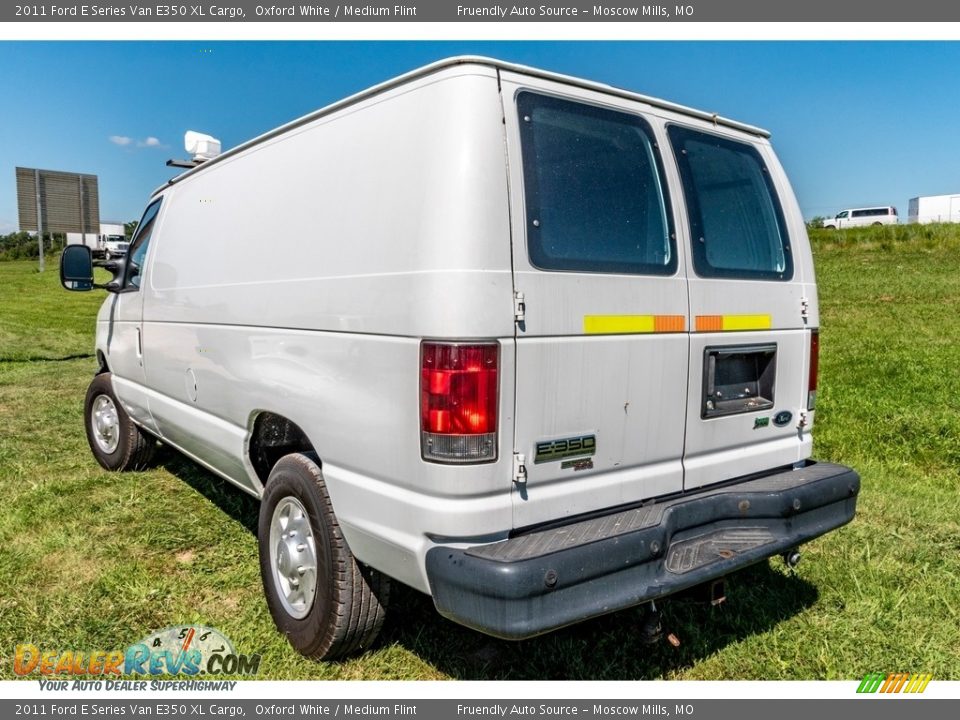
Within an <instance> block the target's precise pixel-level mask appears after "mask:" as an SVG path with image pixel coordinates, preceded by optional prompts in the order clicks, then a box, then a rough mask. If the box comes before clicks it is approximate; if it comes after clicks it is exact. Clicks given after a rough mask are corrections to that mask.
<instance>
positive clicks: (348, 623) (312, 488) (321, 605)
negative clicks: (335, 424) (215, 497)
mask: <svg viewBox="0 0 960 720" xmlns="http://www.w3.org/2000/svg"><path fill="white" fill-rule="evenodd" d="M289 498H293V499H295V500H296V501H297V502H299V503H300V505H301V506H302V508H303V509H304V510H305V511H306V515H307V516H308V518H309V526H310V530H311V532H312V538H313V544H314V547H315V554H316V575H315V588H316V590H315V592H314V594H313V598H312V602H311V603H310V604H309V605H308V604H307V603H306V602H302V603H299V604H302V605H303V606H304V607H293V606H292V605H291V607H292V609H293V610H294V611H295V612H291V611H290V610H288V609H287V607H285V602H286V600H283V599H281V595H280V594H281V593H282V592H283V589H282V588H280V587H279V583H280V582H281V580H280V579H279V577H278V576H279V575H280V574H281V570H279V569H276V570H275V568H274V564H275V563H274V562H272V561H271V524H272V523H273V519H274V518H273V516H274V511H275V510H276V509H277V507H278V506H279V505H280V504H281V503H282V502H285V501H287V500H288V499H289ZM288 506H289V505H288ZM286 527H290V525H287V526H286ZM257 534H258V537H259V545H260V576H261V578H262V580H263V588H264V592H265V594H266V597H267V606H268V607H269V608H270V614H271V615H272V616H273V620H274V622H275V623H276V625H277V628H278V629H279V630H280V631H281V632H282V633H283V634H284V635H286V636H287V639H288V640H289V641H290V644H291V645H293V647H294V648H296V650H297V651H298V652H300V653H301V654H303V655H306V656H307V657H310V658H314V659H317V660H333V659H336V658H340V657H343V656H345V655H349V654H350V653H353V652H356V651H357V650H359V649H361V648H363V649H366V648H369V647H370V646H371V645H372V644H373V642H374V640H375V639H376V637H377V635H378V634H379V633H380V629H381V628H382V627H383V621H384V618H385V616H386V607H387V603H388V600H389V596H390V580H389V578H388V577H387V576H385V575H383V574H381V573H379V572H377V571H376V570H374V569H373V568H370V567H366V566H363V565H361V564H360V563H358V562H357V561H356V559H355V558H354V557H353V553H351V552H350V548H349V547H348V546H347V543H346V541H345V540H344V539H343V534H342V532H341V531H340V525H339V523H338V522H337V518H336V516H335V515H334V512H333V505H332V504H331V502H330V496H329V494H328V493H327V487H326V484H325V483H324V481H323V474H322V472H321V470H320V465H319V462H318V459H317V457H316V456H315V455H313V454H305V453H292V454H290V455H286V456H284V457H282V458H281V459H280V460H279V461H277V464H276V465H274V467H273V470H272V471H271V472H270V477H269V479H268V480H267V486H266V489H265V491H264V494H263V499H262V502H261V504H260V521H259V526H258V533H257ZM274 550H275V554H274V557H276V558H279V557H280V556H281V554H282V553H283V551H282V550H281V549H279V547H278V548H275V549H274ZM290 554H292V553H290ZM301 567H302V566H301ZM302 574H303V573H302V572H301V575H302ZM283 582H286V580H284V581H283ZM301 599H302V598H301ZM297 613H305V614H304V615H303V616H302V617H297V616H296V614H297Z"/></svg>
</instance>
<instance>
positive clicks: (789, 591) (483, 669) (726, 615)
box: [380, 561, 818, 680]
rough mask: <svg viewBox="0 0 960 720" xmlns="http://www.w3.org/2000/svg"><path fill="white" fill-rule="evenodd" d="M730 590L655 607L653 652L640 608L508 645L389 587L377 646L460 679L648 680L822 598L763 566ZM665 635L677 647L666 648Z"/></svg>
mask: <svg viewBox="0 0 960 720" xmlns="http://www.w3.org/2000/svg"><path fill="white" fill-rule="evenodd" d="M771 562H777V561H771ZM726 592H727V598H728V599H727V600H726V602H724V603H722V604H720V605H719V606H716V607H713V606H711V605H710V603H709V602H705V601H703V600H702V599H701V598H700V596H699V595H697V594H696V593H693V592H688V593H683V594H680V595H677V596H675V597H672V598H667V599H666V600H664V601H662V602H659V603H657V606H658V608H659V609H660V611H661V619H662V625H663V635H664V637H663V639H661V640H660V641H658V642H657V643H655V644H653V645H646V644H644V643H643V642H642V641H641V640H640V628H641V625H642V623H643V620H644V610H643V609H642V608H631V609H628V610H623V611H621V612H617V613H613V614H611V615H606V616H603V617H600V618H597V619H594V620H589V621H586V622H582V623H579V624H577V625H573V626H570V627H567V628H563V629H561V630H558V631H556V632H553V633H549V634H547V635H543V636H541V637H537V638H532V639H530V640H523V641H519V642H510V641H505V640H498V639H496V638H492V637H488V636H486V635H482V634H480V633H477V632H474V631H472V630H469V629H467V628H465V627H461V626H460V625H457V624H456V623H453V622H450V621H449V620H446V619H445V618H442V617H441V616H440V615H438V614H437V612H436V610H435V609H434V607H433V602H432V600H431V599H430V598H429V597H428V596H426V595H423V594H422V593H419V592H417V591H415V590H412V589H411V588H408V587H406V586H402V585H398V584H394V586H393V590H392V595H391V598H390V612H389V613H388V615H387V622H386V626H385V627H384V631H383V633H382V635H381V639H380V643H382V644H389V643H397V644H399V645H402V646H404V647H406V648H407V649H409V650H410V651H411V652H413V653H414V654H415V655H417V656H419V657H421V658H422V659H423V660H424V661H426V662H428V663H430V664H431V665H433V666H434V667H435V668H436V669H437V670H438V671H440V672H442V673H445V674H446V675H449V676H450V677H452V678H455V679H458V680H568V679H569V680H653V679H660V678H669V677H670V676H671V675H672V674H673V673H674V672H676V671H681V670H684V669H686V668H689V667H691V666H693V665H694V664H695V663H696V662H697V661H698V660H701V659H703V658H706V657H709V656H710V655H713V654H714V653H716V652H717V651H718V650H721V649H722V648H724V647H726V646H727V645H729V644H731V643H735V642H738V641H740V640H743V639H744V638H747V637H750V636H753V635H758V634H762V633H765V632H767V631H768V630H770V629H771V628H773V627H774V626H776V625H777V624H778V623H780V622H783V621H784V620H786V619H788V618H790V617H793V616H794V615H797V614H799V613H800V612H802V611H803V610H804V609H806V608H808V607H810V606H811V605H813V604H814V603H815V602H816V600H817V597H818V594H817V589H816V587H815V586H814V585H812V584H811V583H809V582H807V581H806V580H804V579H802V578H801V577H799V576H797V575H793V574H785V573H782V572H779V571H778V570H774V569H773V568H772V567H771V565H770V564H768V563H760V564H758V565H755V566H753V567H750V568H747V569H745V570H743V571H741V572H738V573H734V574H733V575H731V576H729V577H728V578H727V582H726ZM669 633H673V634H674V635H675V636H676V637H677V638H678V639H679V641H680V646H679V647H676V648H675V647H673V646H672V645H671V644H670V643H668V642H667V640H666V637H667V635H668V634H669Z"/></svg>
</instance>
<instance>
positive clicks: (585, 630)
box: [157, 447, 817, 680]
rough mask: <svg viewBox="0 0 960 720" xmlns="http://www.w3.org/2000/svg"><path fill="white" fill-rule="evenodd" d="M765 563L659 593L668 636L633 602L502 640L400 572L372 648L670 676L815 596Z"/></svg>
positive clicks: (238, 498) (518, 674)
mask: <svg viewBox="0 0 960 720" xmlns="http://www.w3.org/2000/svg"><path fill="white" fill-rule="evenodd" d="M157 464H158V465H160V466H161V467H163V468H165V469H166V470H167V471H169V472H170V473H171V474H173V475H175V476H176V477H177V478H179V479H180V480H182V481H183V482H185V483H186V484H187V485H189V486H190V487H192V488H193V489H194V490H196V491H197V492H199V493H201V494H202V495H203V496H204V497H206V498H207V499H208V500H209V501H210V502H212V503H213V504H214V505H216V506H217V507H218V508H220V509H221V510H222V511H223V512H224V513H225V514H226V515H228V516H229V517H231V518H232V519H233V520H235V521H236V522H238V523H240V525H242V526H243V527H244V528H246V529H247V531H249V532H250V533H251V534H252V535H254V536H255V535H256V533H257V517H258V511H259V504H258V502H257V501H256V500H255V499H254V498H252V497H250V496H249V495H247V494H246V493H244V492H241V491H240V490H239V489H238V488H235V487H234V486H232V485H231V484H230V483H228V482H226V481H224V480H221V479H220V478H218V477H216V476H215V475H213V474H212V473H210V472H208V471H207V470H205V469H203V468H202V467H200V466H199V465H197V464H196V463H194V462H193V461H191V460H189V459H188V458H186V457H184V456H182V455H181V454H180V453H178V452H175V451H172V450H170V449H169V448H165V447H164V448H160V450H159V452H158V457H157ZM774 562H778V561H771V562H770V563H760V564H757V565H754V566H753V567H750V568H747V569H745V570H743V571H741V572H738V573H734V574H733V575H731V576H729V577H728V578H727V582H726V593H727V600H726V602H724V603H723V604H721V605H719V606H717V607H713V606H711V605H710V604H709V603H707V602H703V601H702V600H701V599H699V598H698V597H697V596H696V595H695V593H693V592H688V593H684V594H680V595H678V596H675V597H673V598H668V599H666V600H664V601H662V602H660V603H658V607H659V608H660V611H661V615H662V624H663V630H664V638H666V636H667V634H669V633H673V634H674V635H675V636H676V637H677V638H678V639H679V640H680V646H679V647H676V648H675V647H673V646H672V645H670V644H669V643H668V642H667V641H666V639H663V640H661V641H659V642H658V643H656V644H654V645H645V644H644V643H643V642H642V641H641V640H640V627H641V625H642V623H643V619H644V611H643V609H641V608H632V609H628V610H623V611H621V612H617V613H613V614H611V615H606V616H604V617H600V618H597V619H594V620H589V621H587V622H582V623H579V624H577V625H573V626H571V627H568V628H564V629H562V630H558V631H556V632H553V633H549V634H547V635H543V636H541V637H538V638H533V639H530V640H523V641H520V642H510V641H506V640H497V639H496V638H492V637H488V636H486V635H483V634H481V633H478V632H475V631H473V630H470V629H468V628H465V627H462V626H460V625H457V624H456V623H453V622H451V621H449V620H447V619H445V618H443V617H441V616H440V615H439V614H438V613H437V611H436V610H435V609H434V606H433V601H432V600H431V599H430V597H428V596H427V595H424V594H423V593H420V592H418V591H416V590H413V589H412V588H410V587H407V586H405V585H401V584H400V583H396V582H394V583H393V584H392V589H391V597H390V606H389V612H388V614H387V621H386V624H385V626H384V628H383V632H382V633H381V635H380V639H379V640H378V641H377V643H376V645H375V646H374V647H373V648H372V650H373V652H376V651H377V649H378V648H383V647H387V646H390V645H397V646H400V647H403V648H405V649H407V650H408V651H409V652H411V653H413V654H414V655H416V656H418V657H420V658H421V659H422V660H423V661H425V662H427V663H429V664H430V665H432V666H433V667H434V668H436V669H437V670H438V671H439V672H441V673H443V674H445V675H448V676H450V677H452V678H455V679H459V680H567V679H570V680H650V679H657V678H666V677H670V676H671V675H672V674H673V673H675V672H677V671H682V670H684V669H686V668H689V667H692V666H693V665H694V664H695V663H696V662H697V661H698V660H701V659H703V658H706V657H709V656H710V655H712V654H714V653H716V652H717V651H718V650H721V649H722V648H724V647H726V646H727V645H730V644H731V643H735V642H738V641H740V640H743V639H745V638H748V637H750V636H753V635H759V634H763V633H765V632H767V631H768V630H770V629H771V628H773V627H775V626H776V625H777V624H778V623H781V622H783V621H784V620H787V619H789V618H791V617H793V616H795V615H797V614H799V613H800V612H802V611H803V610H805V609H806V608H808V607H810V606H811V605H813V604H814V603H815V602H816V601H817V589H816V587H815V586H814V585H812V584H811V583H809V582H807V581H806V580H804V579H803V578H802V577H800V576H798V575H795V574H790V573H784V572H781V571H779V569H777V570H775V569H774V568H773V567H772V566H771V563H774Z"/></svg>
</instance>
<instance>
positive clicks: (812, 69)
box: [0, 41, 960, 233]
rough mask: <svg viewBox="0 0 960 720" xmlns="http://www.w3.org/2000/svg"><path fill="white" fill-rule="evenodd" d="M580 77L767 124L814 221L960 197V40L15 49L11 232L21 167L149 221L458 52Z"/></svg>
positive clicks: (9, 62)
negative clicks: (332, 107) (158, 202)
mask: <svg viewBox="0 0 960 720" xmlns="http://www.w3.org/2000/svg"><path fill="white" fill-rule="evenodd" d="M464 53H475V54H483V55H490V56H494V57H499V58H502V59H505V60H509V61H514V62H520V63H524V64H529V65H534V66H537V67H542V68H546V69H548V70H553V71H557V72H562V73H568V74H572V75H578V76H581V77H586V78H590V79H592V80H597V81H600V82H605V83H609V84H612V85H617V86H620V87H624V88H628V89H630V90H634V91H637V92H641V93H644V94H647V95H653V96H657V97H661V98H664V99H667V100H672V101H675V102H679V103H683V104H687V105H691V106H693V107H696V108H699V109H702V110H709V111H712V112H718V113H719V114H721V115H726V116H728V117H732V118H735V119H737V120H742V121H744V122H749V123H752V124H755V125H760V126H762V127H766V128H767V129H769V130H771V131H772V132H773V142H774V146H775V147H776V149H777V151H778V153H779V155H780V159H781V161H782V162H783V164H784V165H785V166H786V168H787V171H788V173H789V175H790V178H791V181H792V183H793V186H794V190H795V191H796V193H797V196H798V198H799V200H800V205H801V208H802V209H803V212H804V215H805V217H807V218H809V217H812V216H814V215H832V214H834V213H836V212H837V211H838V210H839V209H842V208H844V207H852V206H858V205H874V204H876V205H895V206H896V207H897V208H898V210H899V211H900V215H901V219H905V218H906V213H907V199H908V198H910V197H914V196H917V195H936V194H944V193H958V192H960V132H958V126H960V87H958V85H957V74H956V69H957V68H958V67H960V42H873V41H869V42H830V43H820V42H810V41H800V42H739V41H737V42H732V41H710V42H707V41H703V42H700V41H698V42H676V41H670V42H648V41H642V42H612V41H609V42H608V41H601V42H596V41H593V42H476V41H463V42H461V41H453V42H407V41H404V42H330V41H321V42H209V43H197V42H171V41H161V42H118V43H101V42H9V41H6V42H0V97H2V98H3V99H4V101H3V109H2V111H0V233H5V232H10V231H12V230H15V229H17V214H16V198H15V181H14V167H15V166H17V165H20V166H26V167H40V168H46V169H54V170H68V171H75V172H88V173H94V174H96V175H98V176H99V178H100V198H101V199H100V215H101V219H104V220H107V219H117V220H131V219H136V218H137V217H138V216H139V214H140V212H141V211H142V209H143V206H144V203H145V201H146V199H147V196H148V194H149V193H150V192H151V191H152V190H153V189H154V188H155V187H156V186H158V185H160V184H162V183H163V182H165V181H166V180H167V179H168V178H169V177H170V176H171V174H172V173H171V169H170V168H167V167H165V165H164V162H165V161H166V160H167V159H168V158H171V157H176V158H180V157H184V156H185V153H184V151H183V146H182V141H183V133H184V131H186V130H188V129H193V130H199V131H202V132H208V133H210V134H213V135H215V136H217V137H219V138H220V139H221V141H222V142H223V147H224V148H225V149H226V148H229V147H232V146H234V145H237V144H238V143H240V142H243V141H244V140H247V139H249V138H251V137H253V136H255V135H258V134H260V133H262V132H264V131H266V130H269V129H270V128H273V127H276V126H277V125H280V124H282V123H284V122H286V121H288V120H291V119H293V118H295V117H298V116H300V115H303V114H305V113H307V112H310V111H312V110H315V109H317V108H319V107H322V106H324V105H326V104H328V103H330V102H333V101H335V100H338V99H340V98H342V97H344V96H346V95H349V94H350V93H353V92H356V91H358V90H361V89H363V88H366V87H369V86H370V85H372V84H375V83H377V82H380V81H382V80H385V79H388V78H390V77H393V76H395V75H397V74H400V73H402V72H405V71H407V70H410V69H412V68H414V67H417V66H419V65H423V64H425V63H428V62H431V61H433V60H437V59H439V58H442V57H446V56H449V55H456V54H464Z"/></svg>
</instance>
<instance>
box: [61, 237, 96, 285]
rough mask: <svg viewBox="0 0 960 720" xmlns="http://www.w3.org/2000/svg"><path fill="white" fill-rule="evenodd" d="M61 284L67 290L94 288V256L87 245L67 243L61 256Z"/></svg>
mask: <svg viewBox="0 0 960 720" xmlns="http://www.w3.org/2000/svg"><path fill="white" fill-rule="evenodd" d="M60 284H61V285H63V286H64V287H65V288H66V289H67V290H77V291H81V290H93V256H92V254H91V253H90V248H88V247H87V246H86V245H67V247H66V248H64V250H63V255H61V256H60Z"/></svg>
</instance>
